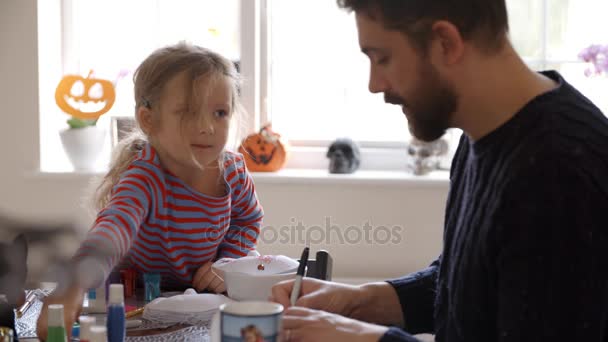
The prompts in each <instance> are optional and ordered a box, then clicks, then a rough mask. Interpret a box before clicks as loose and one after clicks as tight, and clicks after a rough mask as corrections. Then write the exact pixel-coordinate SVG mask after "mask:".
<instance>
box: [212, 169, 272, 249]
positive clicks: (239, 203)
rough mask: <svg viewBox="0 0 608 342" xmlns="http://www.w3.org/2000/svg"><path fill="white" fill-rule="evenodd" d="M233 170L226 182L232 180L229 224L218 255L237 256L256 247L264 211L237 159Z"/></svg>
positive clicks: (251, 183)
mask: <svg viewBox="0 0 608 342" xmlns="http://www.w3.org/2000/svg"><path fill="white" fill-rule="evenodd" d="M234 165H235V169H234V170H233V171H232V172H231V173H229V174H228V177H226V178H227V180H228V182H229V183H231V182H234V184H235V185H234V190H233V194H234V196H233V199H232V206H231V213H230V226H229V228H228V231H227V232H226V235H225V236H224V239H223V241H222V242H221V243H220V246H219V252H218V258H223V257H229V258H240V257H243V256H246V255H247V253H248V252H249V251H251V250H253V249H255V247H256V243H257V239H258V236H259V235H260V228H261V225H262V219H263V217H264V211H263V209H262V206H261V205H260V202H259V201H258V196H257V194H256V192H255V186H254V184H253V179H252V178H251V175H250V174H249V173H248V172H247V169H246V168H245V164H244V162H243V160H242V157H241V159H237V161H236V162H235V164H234Z"/></svg>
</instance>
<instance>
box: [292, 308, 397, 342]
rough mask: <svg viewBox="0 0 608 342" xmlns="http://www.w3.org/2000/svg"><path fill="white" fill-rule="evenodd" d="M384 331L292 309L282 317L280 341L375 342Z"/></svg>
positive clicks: (310, 310) (344, 319) (362, 323)
mask: <svg viewBox="0 0 608 342" xmlns="http://www.w3.org/2000/svg"><path fill="white" fill-rule="evenodd" d="M387 330H388V328H387V327H383V326H379V325H375V324H370V323H364V322H360V321H357V320H354V319H351V318H346V317H343V316H340V315H336V314H332V313H328V312H324V311H318V310H312V309H307V308H301V307H292V308H289V309H287V310H286V311H285V313H284V314H283V331H282V332H281V334H282V336H283V341H286V342H294V341H298V342H299V341H302V342H306V341H333V342H340V341H348V342H372V341H374V342H375V341H378V340H379V339H380V338H381V337H382V335H384V333H386V331H387Z"/></svg>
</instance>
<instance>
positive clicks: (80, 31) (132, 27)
mask: <svg viewBox="0 0 608 342" xmlns="http://www.w3.org/2000/svg"><path fill="white" fill-rule="evenodd" d="M62 7H63V8H62V12H63V23H62V24H63V32H62V45H63V49H62V50H63V72H64V74H68V73H74V74H80V75H83V76H86V75H87V74H88V72H89V71H90V70H93V73H94V75H95V76H97V77H101V78H104V79H108V80H117V79H118V78H119V77H123V78H122V79H119V80H118V81H117V82H116V93H117V95H116V102H115V104H114V106H113V107H112V109H111V110H110V111H109V112H108V113H107V114H105V115H103V116H102V117H101V118H100V120H99V122H98V125H99V126H100V127H104V128H106V129H107V130H108V139H106V145H107V146H106V151H105V153H104V157H103V158H101V160H100V161H99V164H100V165H106V164H107V162H108V160H109V155H110V143H111V142H110V134H109V131H110V121H111V117H113V116H131V115H134V107H135V103H134V100H133V83H132V81H131V79H132V76H133V72H134V71H135V68H137V66H138V65H139V63H141V61H142V60H143V59H144V58H145V57H147V56H148V55H149V54H150V53H151V52H152V51H153V50H155V49H156V48H159V47H161V46H164V45H167V44H174V43H177V42H179V41H182V40H183V41H187V42H190V43H193V44H197V45H201V46H206V47H209V48H211V49H214V50H216V51H218V52H220V53H222V54H223V55H224V56H226V57H228V58H230V59H232V60H234V61H235V62H236V61H239V60H240V58H241V51H240V46H241V45H240V29H241V24H240V1H239V0H222V1H217V0H180V1H173V0H128V1H123V0H105V1H97V0H62ZM57 82H58V80H57ZM55 85H56V84H55ZM67 118H68V116H67V115H65V116H63V117H62V116H61V115H53V116H49V115H43V116H42V117H41V121H42V122H41V123H42V124H41V127H42V128H43V129H42V131H41V134H42V139H41V141H43V142H44V144H43V145H42V147H41V148H42V151H41V169H42V170H44V171H65V170H66V169H68V168H69V165H70V164H69V162H68V161H67V158H66V157H65V155H64V153H63V150H62V147H61V142H60V140H59V137H58V135H57V131H58V130H60V129H62V128H63V127H67V126H66V124H65V119H67ZM101 167H103V166H101Z"/></svg>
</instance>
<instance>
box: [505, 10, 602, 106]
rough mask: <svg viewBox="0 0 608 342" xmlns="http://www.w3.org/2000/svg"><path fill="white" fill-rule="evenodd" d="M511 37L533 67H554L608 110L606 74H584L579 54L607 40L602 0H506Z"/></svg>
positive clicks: (543, 68)
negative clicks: (590, 46)
mask: <svg viewBox="0 0 608 342" xmlns="http://www.w3.org/2000/svg"><path fill="white" fill-rule="evenodd" d="M507 6H508V10H509V15H510V27H511V40H512V42H513V44H514V45H515V48H516V49H517V50H518V52H519V53H520V54H521V55H522V57H523V58H524V60H525V61H526V62H527V63H528V65H530V66H531V67H532V68H534V69H536V70H546V69H554V70H558V71H559V72H560V73H561V74H562V76H564V77H565V78H566V80H568V82H570V83H571V84H573V85H574V86H575V87H577V88H578V89H579V90H580V91H581V92H582V93H583V94H585V95H586V96H587V97H589V98H590V99H591V100H592V101H593V102H594V103H595V104H596V105H597V106H599V107H600V108H601V109H602V110H603V111H604V113H606V114H608V97H606V96H604V93H605V89H608V78H606V77H586V76H585V69H586V68H588V65H586V64H585V63H583V62H582V61H580V60H579V59H578V54H579V53H580V52H581V50H583V49H584V48H586V47H588V46H589V45H591V44H608V25H606V24H605V19H604V14H605V13H606V11H608V2H606V1H604V0H507Z"/></svg>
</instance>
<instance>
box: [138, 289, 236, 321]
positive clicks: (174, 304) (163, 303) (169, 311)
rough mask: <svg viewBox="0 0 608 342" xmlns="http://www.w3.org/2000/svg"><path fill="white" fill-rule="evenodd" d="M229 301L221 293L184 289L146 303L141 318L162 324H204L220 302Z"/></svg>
mask: <svg viewBox="0 0 608 342" xmlns="http://www.w3.org/2000/svg"><path fill="white" fill-rule="evenodd" d="M229 302H231V300H230V299H229V298H227V297H226V296H223V295H217V294H211V293H196V292H194V293H193V292H192V291H188V290H186V292H185V293H184V294H181V295H177V296H173V297H170V298H157V299H155V300H154V301H152V302H151V303H149V304H147V305H146V310H145V311H144V314H143V316H142V319H143V320H146V321H150V322H154V323H156V324H162V325H173V324H187V325H197V324H206V323H208V322H209V321H210V320H211V318H212V317H213V315H214V314H215V313H216V312H217V310H218V309H219V307H220V306H221V305H222V304H225V303H229Z"/></svg>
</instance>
